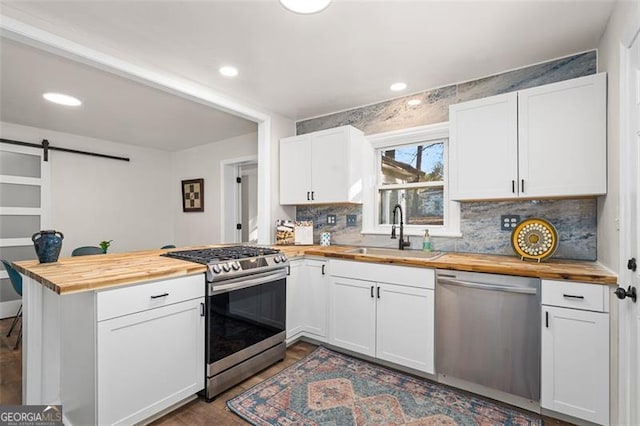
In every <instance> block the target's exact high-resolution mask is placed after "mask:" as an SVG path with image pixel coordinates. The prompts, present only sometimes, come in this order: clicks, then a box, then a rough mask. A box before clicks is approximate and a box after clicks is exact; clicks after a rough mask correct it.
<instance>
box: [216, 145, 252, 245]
mask: <svg viewBox="0 0 640 426" xmlns="http://www.w3.org/2000/svg"><path fill="white" fill-rule="evenodd" d="M247 164H257V165H258V188H260V161H259V160H258V156H255V155H247V156H244V157H237V158H228V159H226V160H222V161H220V182H221V185H220V237H221V239H222V242H224V243H230V242H233V243H237V242H240V240H241V239H242V233H241V232H239V231H238V230H236V223H237V219H238V216H239V214H240V203H241V199H240V192H239V191H238V189H237V188H238V186H237V185H238V183H237V182H236V178H237V177H238V173H239V171H240V167H242V166H244V165H247ZM261 226H262V222H260V189H258V242H259V243H260V228H261Z"/></svg>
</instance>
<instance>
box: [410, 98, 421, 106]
mask: <svg viewBox="0 0 640 426" xmlns="http://www.w3.org/2000/svg"><path fill="white" fill-rule="evenodd" d="M421 103H422V101H421V100H420V99H411V100H410V101H408V102H407V105H409V106H418V105H420V104H421Z"/></svg>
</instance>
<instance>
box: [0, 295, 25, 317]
mask: <svg viewBox="0 0 640 426" xmlns="http://www.w3.org/2000/svg"><path fill="white" fill-rule="evenodd" d="M20 305H22V299H16V300H10V301H8V302H0V319H5V318H11V317H15V316H16V313H17V312H18V309H20Z"/></svg>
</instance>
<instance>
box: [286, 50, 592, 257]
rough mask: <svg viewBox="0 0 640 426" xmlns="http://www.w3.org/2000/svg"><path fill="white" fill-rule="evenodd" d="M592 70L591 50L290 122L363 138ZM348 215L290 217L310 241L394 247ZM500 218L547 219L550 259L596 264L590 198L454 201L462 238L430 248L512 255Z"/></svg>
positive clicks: (353, 210)
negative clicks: (329, 221)
mask: <svg viewBox="0 0 640 426" xmlns="http://www.w3.org/2000/svg"><path fill="white" fill-rule="evenodd" d="M596 71H597V54H596V52H595V51H590V52H585V53H580V54H575V55H572V56H569V57H566V58H560V59H556V60H552V61H548V62H544V63H541V64H535V65H531V66H528V67H525V68H521V69H517V70H512V71H507V72H504V73H500V74H497V75H493V76H489V77H484V78H480V79H477V80H473V81H468V82H462V83H458V84H454V85H450V86H446V87H441V88H436V89H432V90H427V91H425V92H422V93H418V94H413V95H411V96H405V97H402V98H397V99H392V100H389V101H384V102H380V103H378V104H374V105H368V106H364V107H361V108H356V109H353V110H349V111H343V112H338V113H335V114H330V115H327V116H323V117H317V118H312V119H309V120H304V121H301V122H298V123H297V132H298V134H304V133H308V132H312V131H317V130H322V129H327V128H332V127H337V126H342V125H345V124H350V125H353V126H354V127H357V128H359V129H360V130H362V131H364V132H365V134H375V133H381V132H387V131H392V130H399V129H404V128H409V127H415V126H421V125H426V124H433V123H440V122H445V121H448V119H449V105H451V104H454V103H457V102H461V101H467V100H472V99H478V98H482V97H486V96H492V95H497V94H501V93H507V92H512V91H515V90H521V89H526V88H529V87H535V86H539V85H542V84H548V83H554V82H557V81H562V80H567V79H571V78H576V77H580V76H584V75H590V74H593V73H595V72H596ZM415 98H418V99H421V100H422V103H421V104H420V105H419V106H418V107H409V106H407V100H409V99H415ZM328 213H334V214H337V215H338V223H337V224H336V226H333V227H332V228H331V229H327V228H326V225H325V224H324V223H325V217H326V214H328ZM347 213H349V214H357V215H358V224H361V223H362V209H361V207H360V206H356V205H342V206H323V207H320V208H317V207H308V206H298V208H297V213H296V218H297V219H298V220H314V228H316V229H315V234H316V240H317V238H318V236H317V234H319V232H320V231H321V230H328V231H331V232H332V233H333V234H334V235H333V237H332V240H333V241H334V242H337V243H339V244H362V245H391V244H394V241H389V240H388V237H387V236H379V235H378V236H374V235H361V234H360V233H359V230H360V228H359V226H358V227H356V228H347V227H346V221H345V215H346V214H347ZM506 213H514V214H519V215H520V216H521V219H526V218H529V217H542V218H546V219H548V220H549V221H551V223H553V224H554V225H555V226H556V228H557V229H558V234H559V247H558V250H557V252H556V254H555V257H557V258H564V259H580V260H596V258H597V220H596V216H597V206H596V200H595V199H593V198H591V199H584V198H583V199H575V200H553V201H533V202H532V201H503V202H465V203H462V204H461V212H460V214H461V231H462V234H463V236H462V238H456V239H453V238H435V237H434V238H433V245H434V248H435V249H436V250H445V251H464V252H474V253H490V254H512V253H513V250H512V248H511V245H510V240H509V237H510V233H509V232H507V231H500V215H501V214H506ZM419 246H420V242H419V239H418V238H415V241H412V247H416V248H417V247H419Z"/></svg>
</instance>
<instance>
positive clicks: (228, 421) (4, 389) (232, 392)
mask: <svg viewBox="0 0 640 426" xmlns="http://www.w3.org/2000/svg"><path fill="white" fill-rule="evenodd" d="M10 326H11V319H4V320H0V405H19V404H20V403H21V402H22V360H21V358H22V346H19V347H18V349H17V350H14V349H13V345H14V344H15V338H16V337H17V332H14V333H12V334H11V337H6V334H7V332H8V330H9V327H10ZM315 348H316V346H315V345H312V344H310V343H306V342H298V343H296V344H294V345H292V346H291V347H289V348H288V349H287V354H286V357H285V359H284V361H281V362H279V363H277V364H275V365H273V366H271V367H269V368H267V369H266V370H264V371H262V372H260V373H258V374H257V375H255V376H253V377H251V378H249V379H247V380H246V381H244V382H242V383H240V384H239V385H237V386H235V387H233V388H231V389H229V390H228V391H226V392H225V393H223V394H221V395H219V396H218V397H217V398H216V399H215V400H214V401H213V402H211V403H207V402H205V401H204V400H202V399H200V398H198V399H195V400H194V401H191V402H189V403H188V404H186V405H184V406H182V407H180V408H178V409H177V410H175V411H173V412H171V413H169V414H167V415H166V416H164V417H162V418H160V419H158V420H156V421H155V422H153V423H152V425H154V426H160V425H162V426H187V425H188V426H198V425H203V426H204V425H207V426H211V425H215V426H235V425H247V424H248V423H247V422H245V421H244V420H242V419H241V418H240V417H238V416H237V415H235V414H234V413H232V412H231V411H229V410H228V409H227V407H226V401H227V400H228V399H231V398H233V397H234V396H236V395H239V394H240V393H242V392H244V391H245V390H247V389H249V388H251V387H252V386H254V385H256V384H257V383H260V382H261V381H263V380H265V379H266V378H268V377H271V376H273V375H274V374H276V373H278V372H279V371H281V370H282V369H284V368H286V367H288V366H290V365H292V364H294V363H295V362H296V361H298V360H300V359H302V358H304V357H305V356H306V355H308V354H309V353H311V352H313V350H314V349H315ZM543 420H544V424H545V425H556V426H567V425H571V423H565V422H562V421H560V420H557V419H553V418H550V417H543Z"/></svg>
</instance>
